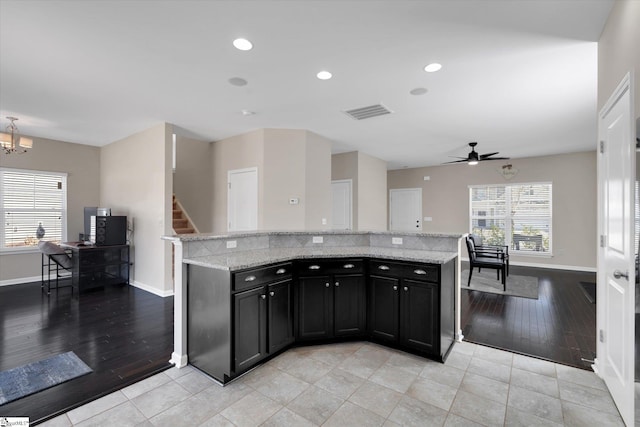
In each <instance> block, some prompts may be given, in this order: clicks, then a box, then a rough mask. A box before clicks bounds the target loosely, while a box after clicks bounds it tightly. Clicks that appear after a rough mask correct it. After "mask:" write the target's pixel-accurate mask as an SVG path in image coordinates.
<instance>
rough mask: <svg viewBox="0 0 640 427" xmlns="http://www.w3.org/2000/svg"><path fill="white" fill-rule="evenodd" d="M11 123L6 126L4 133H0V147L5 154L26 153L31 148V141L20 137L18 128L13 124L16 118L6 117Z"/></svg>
mask: <svg viewBox="0 0 640 427" xmlns="http://www.w3.org/2000/svg"><path fill="white" fill-rule="evenodd" d="M7 119H9V121H10V122H11V123H9V125H7V127H6V129H5V132H1V133H0V147H2V149H3V150H4V153H5V154H12V153H18V154H21V153H26V152H27V150H28V149H29V148H33V140H32V139H31V138H26V137H24V136H20V131H19V130H18V126H16V124H15V123H14V122H15V121H16V120H18V118H17V117H10V116H9V117H7Z"/></svg>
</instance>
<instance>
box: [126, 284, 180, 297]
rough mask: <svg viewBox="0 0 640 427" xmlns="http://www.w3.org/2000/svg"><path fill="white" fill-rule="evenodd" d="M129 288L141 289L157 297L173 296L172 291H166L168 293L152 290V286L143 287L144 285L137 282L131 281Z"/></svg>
mask: <svg viewBox="0 0 640 427" xmlns="http://www.w3.org/2000/svg"><path fill="white" fill-rule="evenodd" d="M130 284H131V286H134V287H136V288H138V289H142V290H143V291H147V292H150V293H152V294H154V295H158V296H159V297H163V298H166V297H172V296H173V289H171V290H168V291H161V290H160V289H157V288H154V287H153V286H149V285H145V284H144V283H140V282H137V281H135V280H134V281H133V282H131V283H130Z"/></svg>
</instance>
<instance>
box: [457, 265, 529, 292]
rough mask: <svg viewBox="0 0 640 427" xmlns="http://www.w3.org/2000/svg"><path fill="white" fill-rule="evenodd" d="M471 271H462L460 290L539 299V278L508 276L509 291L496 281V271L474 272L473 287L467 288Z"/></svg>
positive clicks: (472, 277)
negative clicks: (504, 289)
mask: <svg viewBox="0 0 640 427" xmlns="http://www.w3.org/2000/svg"><path fill="white" fill-rule="evenodd" d="M468 280H469V270H467V269H465V270H463V271H462V275H461V277H460V288H461V289H464V290H470V291H480V292H488V293H491V294H500V295H512V296H516V297H524V298H532V299H538V278H537V277H533V276H518V275H515V274H510V275H508V276H507V290H506V291H503V290H502V282H501V281H500V280H497V279H496V270H488V269H485V270H482V271H481V272H478V271H474V272H473V274H472V275H471V286H470V287H469V286H467V281H468Z"/></svg>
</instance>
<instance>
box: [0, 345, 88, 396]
mask: <svg viewBox="0 0 640 427" xmlns="http://www.w3.org/2000/svg"><path fill="white" fill-rule="evenodd" d="M90 372H93V370H92V369H91V368H90V367H89V366H87V365H86V364H85V363H84V362H83V361H82V360H81V359H80V358H79V357H78V356H77V355H76V354H75V353H74V352H73V351H69V352H67V353H62V354H58V355H57V356H52V357H49V358H47V359H44V360H40V361H38V362H33V363H28V364H26V365H22V366H18V367H17V368H13V369H8V370H6V371H2V372H0V405H4V404H5V403H8V402H12V401H14V400H17V399H20V398H21V397H25V396H28V395H30V394H33V393H37V392H39V391H42V390H45V389H48V388H49V387H53V386H55V385H58V384H62V383H63V382H66V381H69V380H72V379H74V378H78V377H80V376H82V375H86V374H88V373H90Z"/></svg>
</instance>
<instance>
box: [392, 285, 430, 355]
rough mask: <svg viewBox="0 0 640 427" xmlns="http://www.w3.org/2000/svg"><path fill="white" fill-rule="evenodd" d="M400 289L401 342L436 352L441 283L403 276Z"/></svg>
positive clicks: (421, 349)
mask: <svg viewBox="0 0 640 427" xmlns="http://www.w3.org/2000/svg"><path fill="white" fill-rule="evenodd" d="M401 285H402V289H401V290H400V313H401V321H400V342H401V343H402V344H404V345H406V346H407V347H411V348H415V349H416V350H420V351H425V352H429V353H433V354H437V352H438V350H439V348H438V341H437V339H438V338H439V334H438V333H437V330H438V306H437V301H438V286H437V285H435V284H431V283H425V282H418V281H415V280H410V279H404V280H403V281H402V283H401Z"/></svg>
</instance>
